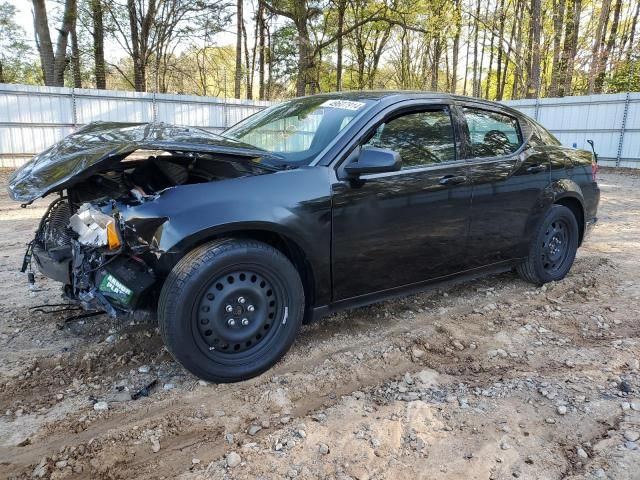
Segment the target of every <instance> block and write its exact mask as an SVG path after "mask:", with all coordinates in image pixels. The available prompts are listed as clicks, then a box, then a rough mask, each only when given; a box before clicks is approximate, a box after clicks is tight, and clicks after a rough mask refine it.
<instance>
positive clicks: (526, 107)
mask: <svg viewBox="0 0 640 480" xmlns="http://www.w3.org/2000/svg"><path fill="white" fill-rule="evenodd" d="M504 103H505V104H506V105H509V106H510V107H513V108H516V109H518V110H519V111H521V112H522V113H524V114H526V115H529V116H530V117H531V118H535V119H537V120H538V122H540V123H541V124H542V125H544V126H545V127H546V128H547V129H548V130H549V131H551V132H552V133H553V134H554V135H555V136H556V137H557V138H558V140H560V141H561V142H562V143H563V145H566V146H568V147H573V146H575V147H577V148H584V149H586V150H589V149H590V147H589V145H588V144H587V140H593V141H594V143H595V147H596V152H597V153H598V155H599V157H600V163H601V165H604V166H619V167H631V168H640V93H617V94H609V95H589V96H584V97H564V98H541V99H527V100H512V101H508V102H504Z"/></svg>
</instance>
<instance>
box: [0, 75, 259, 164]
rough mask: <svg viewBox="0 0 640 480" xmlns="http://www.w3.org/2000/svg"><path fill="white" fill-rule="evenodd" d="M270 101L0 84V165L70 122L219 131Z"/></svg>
mask: <svg viewBox="0 0 640 480" xmlns="http://www.w3.org/2000/svg"><path fill="white" fill-rule="evenodd" d="M267 105H269V102H260V101H248V100H236V99H223V98H213V97H196V96H189V95H167V94H155V93H138V92H119V91H110V90H89V89H72V88H59V87H32V86H26V85H8V84H0V167H17V166H19V165H22V164H23V163H24V162H26V161H27V160H28V159H29V158H30V157H32V156H33V155H35V154H36V153H38V152H40V151H42V150H44V149H45V148H47V147H49V146H50V145H52V144H53V143H55V142H57V141H58V140H60V139H61V138H63V137H64V136H66V135H68V134H69V133H71V132H72V131H73V130H74V129H75V128H77V127H79V126H82V125H84V124H87V123H90V122H93V121H97V120H104V121H114V122H152V121H163V122H168V123H175V124H180V125H189V126H194V127H202V128H205V129H207V130H211V131H214V132H215V131H222V130H223V129H224V128H226V127H227V126H230V125H233V124H234V123H237V122H238V121H240V120H241V119H243V118H245V117H247V116H248V115H251V114H253V113H255V112H257V111H259V110H261V109H263V108H265V107H266V106H267Z"/></svg>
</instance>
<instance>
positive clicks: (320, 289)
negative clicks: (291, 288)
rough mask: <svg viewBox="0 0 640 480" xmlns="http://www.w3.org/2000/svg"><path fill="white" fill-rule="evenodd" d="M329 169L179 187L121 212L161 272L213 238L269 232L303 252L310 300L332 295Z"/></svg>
mask: <svg viewBox="0 0 640 480" xmlns="http://www.w3.org/2000/svg"><path fill="white" fill-rule="evenodd" d="M328 174H329V172H328V169H326V168H323V167H306V168H299V169H296V170H285V171H281V172H274V173H272V174H268V175H258V176H253V177H243V178H237V179H231V180H226V181H222V182H215V183H212V184H207V183H201V184H195V185H184V186H181V187H179V188H172V189H169V190H167V191H165V192H163V193H162V194H161V195H159V197H158V198H157V199H155V200H153V201H150V202H146V203H142V204H140V205H136V206H130V207H128V208H123V209H122V210H121V212H122V215H123V217H124V220H125V221H126V223H127V224H128V225H129V226H130V227H131V228H132V229H135V233H131V235H132V236H135V237H136V239H137V241H138V243H140V242H145V243H147V244H148V245H151V246H153V247H154V250H155V251H156V252H157V253H156V255H157V259H158V260H157V262H158V263H157V266H158V269H159V273H160V274H162V275H166V274H167V273H168V271H169V270H170V269H171V268H172V267H173V265H175V263H176V262H177V261H178V260H179V259H180V258H182V256H184V254H185V253H187V252H188V251H190V250H191V249H193V248H194V247H195V246H197V245H199V244H202V243H204V242H205V241H207V240H210V239H213V238H219V237H221V236H225V235H229V234H241V233H242V232H251V231H253V232H255V231H261V232H272V233H274V234H278V235H281V236H283V237H284V238H287V239H289V240H290V241H293V242H294V243H295V244H296V245H297V246H298V247H300V249H301V250H302V251H303V252H305V253H306V257H307V259H308V261H309V262H310V264H311V266H312V269H313V274H314V277H315V284H316V291H315V298H316V299H317V300H318V301H320V302H325V303H327V302H329V301H330V294H331V275H330V263H329V259H330V257H331V252H330V245H331V237H330V235H331V197H330V191H329V182H328V180H327V177H328Z"/></svg>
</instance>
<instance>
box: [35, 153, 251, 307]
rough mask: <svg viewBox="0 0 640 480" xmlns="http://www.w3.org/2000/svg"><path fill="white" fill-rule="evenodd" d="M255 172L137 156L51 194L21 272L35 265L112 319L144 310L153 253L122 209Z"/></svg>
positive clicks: (227, 164) (220, 162)
mask: <svg viewBox="0 0 640 480" xmlns="http://www.w3.org/2000/svg"><path fill="white" fill-rule="evenodd" d="M255 173H256V172H255V167H254V166H252V165H248V164H247V163H246V162H245V163H243V162H234V161H232V160H230V159H229V158H228V156H227V155H217V154H215V153H168V152H156V151H154V152H146V151H136V152H134V153H133V154H131V155H129V156H128V157H126V158H125V159H123V160H122V161H120V162H119V163H117V164H116V165H111V166H110V168H109V169H108V170H106V171H101V172H98V173H95V174H93V175H91V176H89V177H88V178H86V179H85V180H83V181H81V182H79V183H76V184H74V185H73V186H70V187H68V188H66V189H65V190H63V191H60V192H58V193H59V197H58V198H56V199H55V200H54V201H53V202H52V203H51V204H50V205H49V208H48V209H47V211H46V213H45V215H44V216H43V218H42V220H41V222H40V225H39V228H38V230H37V232H36V235H35V238H34V240H33V241H32V242H31V243H30V244H29V247H28V249H27V253H26V255H25V260H24V264H23V271H31V263H32V262H33V263H35V264H36V265H37V267H38V269H39V270H40V271H41V272H42V273H43V274H44V275H45V276H47V277H50V278H53V279H55V280H57V281H60V282H62V283H63V284H64V295H65V296H66V297H67V299H69V300H71V301H73V302H79V303H80V304H81V305H82V307H83V308H84V309H85V310H89V311H104V312H106V313H108V314H109V315H111V316H112V317H122V316H128V315H131V314H132V313H133V312H134V311H149V312H151V311H153V309H154V307H155V299H156V298H157V294H158V292H157V291H156V290H157V288H156V285H157V282H156V280H157V278H156V272H155V271H154V268H153V264H154V262H155V260H156V256H155V253H156V252H155V251H154V246H152V245H149V244H148V243H145V242H138V241H136V240H135V239H137V238H138V237H139V236H138V235H137V234H136V232H135V227H134V226H132V225H130V224H128V223H127V222H126V221H125V220H124V219H123V218H122V216H121V210H122V209H123V208H125V209H126V208H127V207H130V206H133V205H140V204H143V203H145V202H152V201H154V199H156V198H157V197H158V196H160V195H162V193H163V192H164V191H166V190H167V189H171V188H174V187H178V186H183V185H190V184H196V183H206V182H213V181H217V180H222V179H230V178H236V177H241V176H245V175H252V174H255ZM29 278H30V281H31V282H32V281H33V279H34V276H33V274H30V275H29Z"/></svg>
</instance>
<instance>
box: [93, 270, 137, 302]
mask: <svg viewBox="0 0 640 480" xmlns="http://www.w3.org/2000/svg"><path fill="white" fill-rule="evenodd" d="M99 290H100V291H101V292H102V293H103V294H104V295H105V296H107V297H109V298H112V299H113V300H114V301H116V302H118V303H120V304H123V305H127V304H128V303H129V302H130V301H131V297H132V295H133V292H132V291H131V289H130V288H127V286H126V285H124V284H123V283H122V282H121V281H120V280H118V279H117V278H116V277H114V276H113V275H111V274H110V273H107V274H106V275H105V276H104V277H102V281H101V282H100V288H99Z"/></svg>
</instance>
